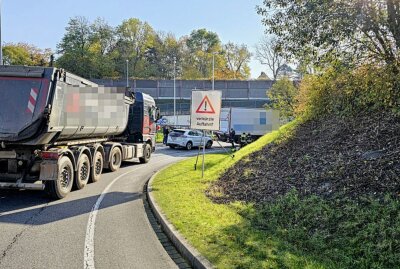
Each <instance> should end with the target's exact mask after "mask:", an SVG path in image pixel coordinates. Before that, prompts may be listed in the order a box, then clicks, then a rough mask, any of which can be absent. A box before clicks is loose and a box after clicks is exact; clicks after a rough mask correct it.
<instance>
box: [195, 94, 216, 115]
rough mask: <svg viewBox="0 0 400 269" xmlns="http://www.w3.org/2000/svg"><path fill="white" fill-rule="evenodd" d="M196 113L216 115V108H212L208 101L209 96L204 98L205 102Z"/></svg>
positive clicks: (202, 101) (203, 101) (202, 102)
mask: <svg viewBox="0 0 400 269" xmlns="http://www.w3.org/2000/svg"><path fill="white" fill-rule="evenodd" d="M196 113H200V114H215V110H214V107H213V106H212V104H211V102H210V99H208V97H207V96H204V98H203V100H201V103H200V105H199V107H198V108H197V110H196Z"/></svg>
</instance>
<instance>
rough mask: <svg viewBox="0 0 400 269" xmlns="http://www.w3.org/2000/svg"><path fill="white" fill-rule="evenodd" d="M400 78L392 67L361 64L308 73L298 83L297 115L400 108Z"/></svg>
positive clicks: (349, 112) (342, 114)
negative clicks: (312, 73) (319, 72)
mask: <svg viewBox="0 0 400 269" xmlns="http://www.w3.org/2000/svg"><path fill="white" fill-rule="evenodd" d="M399 92H400V79H399V76H398V74H397V72H396V71H394V69H391V68H390V67H375V66H370V65H368V66H361V67H359V68H357V69H355V70H347V69H346V70H337V69H330V70H328V71H327V72H325V73H324V74H322V75H309V76H306V77H305V78H304V80H303V81H302V82H301V84H300V87H299V95H298V97H297V101H298V102H297V106H296V109H295V113H296V116H303V117H305V118H315V117H319V116H324V115H328V114H336V115H340V116H347V115H354V114H358V113H361V112H372V111H379V110H394V111H395V112H399V108H398V106H399V105H400V94H399Z"/></svg>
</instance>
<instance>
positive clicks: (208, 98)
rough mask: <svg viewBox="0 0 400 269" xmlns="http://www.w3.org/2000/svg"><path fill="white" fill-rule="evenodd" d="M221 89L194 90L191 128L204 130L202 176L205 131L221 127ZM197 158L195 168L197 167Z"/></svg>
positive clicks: (203, 139)
mask: <svg viewBox="0 0 400 269" xmlns="http://www.w3.org/2000/svg"><path fill="white" fill-rule="evenodd" d="M221 102H222V92H221V91H192V106H191V110H190V128H191V129H198V130H202V131H203V137H202V142H203V143H202V144H203V163H202V173H201V176H202V177H204V156H205V148H206V141H205V131H218V130H219V129H220V126H219V124H220V114H221ZM197 160H198V155H197V159H196V164H195V169H196V167H197Z"/></svg>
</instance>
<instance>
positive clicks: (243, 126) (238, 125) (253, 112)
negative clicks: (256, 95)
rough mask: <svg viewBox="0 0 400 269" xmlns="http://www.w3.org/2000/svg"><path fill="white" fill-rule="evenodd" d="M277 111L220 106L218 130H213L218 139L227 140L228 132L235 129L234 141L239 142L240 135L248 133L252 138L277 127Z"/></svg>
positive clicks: (278, 124) (278, 123) (278, 122)
mask: <svg viewBox="0 0 400 269" xmlns="http://www.w3.org/2000/svg"><path fill="white" fill-rule="evenodd" d="M279 127H280V120H279V112H278V111H276V110H265V109H264V108H239V107H232V108H222V109H221V116H220V131H218V132H215V134H216V136H217V137H218V139H219V140H221V141H224V142H228V141H229V133H230V130H231V129H232V128H233V129H234V130H235V133H236V135H235V139H234V140H235V143H239V142H240V135H241V134H243V133H246V134H250V135H251V137H252V140H256V139H258V138H259V137H261V136H263V135H265V134H267V133H270V132H272V131H274V130H277V129H279Z"/></svg>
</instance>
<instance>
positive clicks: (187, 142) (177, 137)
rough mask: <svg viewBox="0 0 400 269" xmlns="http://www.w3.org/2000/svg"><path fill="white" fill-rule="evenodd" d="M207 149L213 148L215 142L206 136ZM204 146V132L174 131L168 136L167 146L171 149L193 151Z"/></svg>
mask: <svg viewBox="0 0 400 269" xmlns="http://www.w3.org/2000/svg"><path fill="white" fill-rule="evenodd" d="M204 139H205V141H206V148H207V149H208V148H211V146H212V144H213V140H212V138H211V137H210V136H208V135H205V136H204ZM202 145H203V132H201V131H197V130H185V129H174V130H173V131H172V132H171V133H169V134H168V140H167V146H169V147H170V148H176V147H184V148H186V149H188V150H191V149H192V148H193V147H199V146H202Z"/></svg>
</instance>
